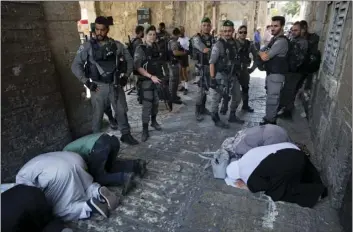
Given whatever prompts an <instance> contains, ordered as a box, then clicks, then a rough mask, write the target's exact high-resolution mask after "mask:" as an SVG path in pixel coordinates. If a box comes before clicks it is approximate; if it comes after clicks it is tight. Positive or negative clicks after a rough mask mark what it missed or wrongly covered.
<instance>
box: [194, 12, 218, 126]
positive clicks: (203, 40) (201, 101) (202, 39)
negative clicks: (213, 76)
mask: <svg viewBox="0 0 353 232" xmlns="http://www.w3.org/2000/svg"><path fill="white" fill-rule="evenodd" d="M210 32H211V20H210V19H209V18H208V17H205V18H203V19H202V21H201V33H197V34H196V35H195V36H193V37H192V41H191V42H192V47H193V51H191V52H195V53H196V54H195V56H196V58H197V64H196V66H197V68H198V70H199V71H200V72H201V78H200V80H199V81H198V90H197V96H196V111H195V115H196V120H197V121H202V120H203V119H204V118H203V116H202V115H203V114H209V112H208V110H207V108H206V100H207V95H206V91H208V90H209V84H210V81H209V79H210V73H209V71H210V66H209V54H210V52H211V48H212V44H213V42H214V41H213V37H212V35H211V34H210Z"/></svg>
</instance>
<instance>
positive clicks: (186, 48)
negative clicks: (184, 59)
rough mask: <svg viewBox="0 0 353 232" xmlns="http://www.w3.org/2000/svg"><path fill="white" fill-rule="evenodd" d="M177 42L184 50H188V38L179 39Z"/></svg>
mask: <svg viewBox="0 0 353 232" xmlns="http://www.w3.org/2000/svg"><path fill="white" fill-rule="evenodd" d="M178 42H179V43H180V45H181V46H182V47H183V48H184V49H185V50H189V37H187V36H184V37H183V38H182V37H180V38H179V39H178Z"/></svg>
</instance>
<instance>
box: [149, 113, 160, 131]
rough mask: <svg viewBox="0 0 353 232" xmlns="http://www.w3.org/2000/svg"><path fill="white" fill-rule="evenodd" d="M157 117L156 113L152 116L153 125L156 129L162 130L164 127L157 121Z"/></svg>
mask: <svg viewBox="0 0 353 232" xmlns="http://www.w3.org/2000/svg"><path fill="white" fill-rule="evenodd" d="M156 118H157V116H156V115H154V116H151V127H153V128H154V129H156V130H158V131H160V130H162V127H161V125H159V123H158V122H157V120H156Z"/></svg>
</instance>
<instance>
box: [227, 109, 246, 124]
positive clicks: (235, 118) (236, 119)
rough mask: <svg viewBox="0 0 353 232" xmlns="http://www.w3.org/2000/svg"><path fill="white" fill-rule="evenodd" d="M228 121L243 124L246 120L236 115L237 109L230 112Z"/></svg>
mask: <svg viewBox="0 0 353 232" xmlns="http://www.w3.org/2000/svg"><path fill="white" fill-rule="evenodd" d="M228 122H235V123H239V124H243V123H244V120H241V119H240V118H239V117H238V116H236V114H235V111H231V112H230V114H229V119H228Z"/></svg>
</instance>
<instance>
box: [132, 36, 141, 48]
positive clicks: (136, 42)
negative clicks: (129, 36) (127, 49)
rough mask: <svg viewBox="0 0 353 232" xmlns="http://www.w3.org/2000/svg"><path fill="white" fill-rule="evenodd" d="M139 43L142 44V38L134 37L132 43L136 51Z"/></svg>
mask: <svg viewBox="0 0 353 232" xmlns="http://www.w3.org/2000/svg"><path fill="white" fill-rule="evenodd" d="M140 44H142V40H141V39H136V40H135V41H134V43H133V44H132V48H133V50H134V51H136V48H137V47H138V46H139V45H140Z"/></svg>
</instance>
